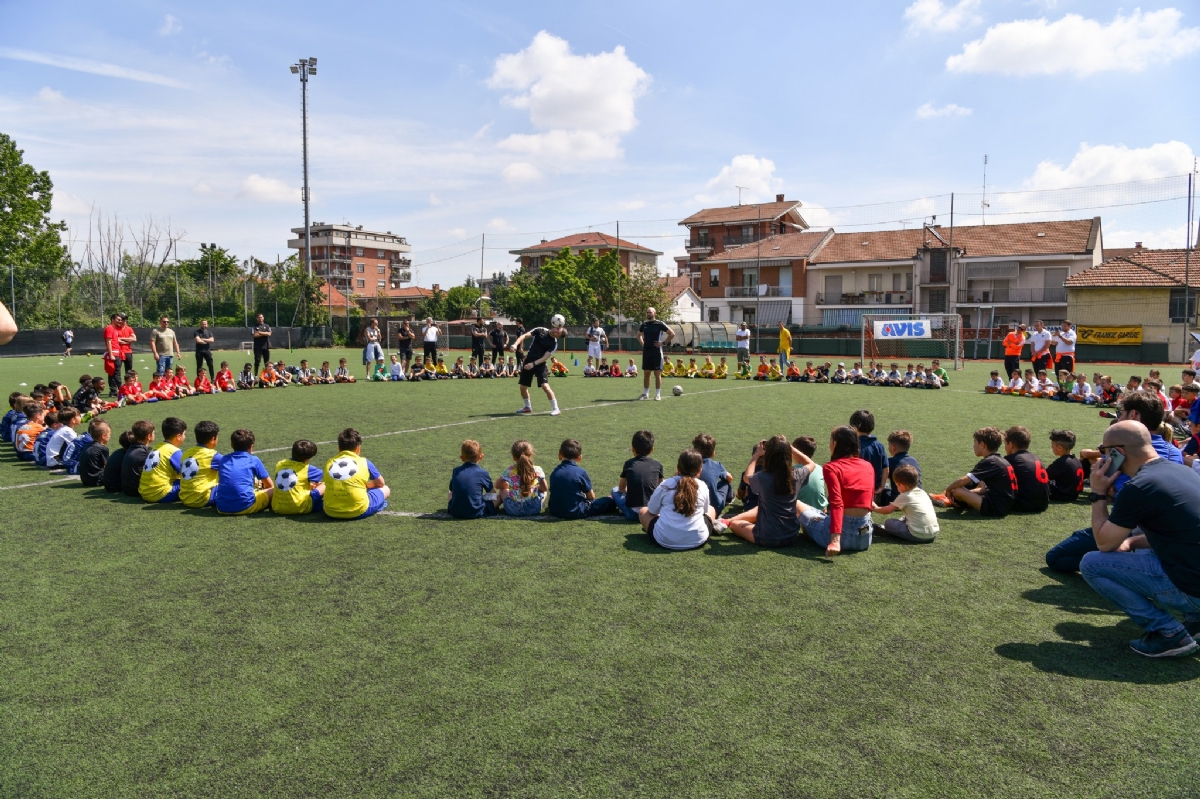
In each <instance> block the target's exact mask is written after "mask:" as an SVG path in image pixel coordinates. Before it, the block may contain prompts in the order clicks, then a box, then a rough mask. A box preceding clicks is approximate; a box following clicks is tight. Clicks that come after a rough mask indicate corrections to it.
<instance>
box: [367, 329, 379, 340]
mask: <svg viewBox="0 0 1200 799" xmlns="http://www.w3.org/2000/svg"><path fill="white" fill-rule="evenodd" d="M382 334H383V331H381V330H380V329H379V328H377V327H368V328H367V333H366V336H367V341H373V342H378V341H379V337H380V336H381V335H382Z"/></svg>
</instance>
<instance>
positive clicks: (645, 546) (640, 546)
mask: <svg viewBox="0 0 1200 799" xmlns="http://www.w3.org/2000/svg"><path fill="white" fill-rule="evenodd" d="M709 541H710V542H711V541H712V539H711V538H710V539H709ZM621 546H623V547H625V549H627V550H629V551H630V552H639V553H641V554H643V555H670V554H671V550H669V549H664V548H663V547H660V546H659V545H658V544H656V543H654V542H653V541H651V540H650V536H648V535H646V534H645V533H643V532H641V531H640V530H639V531H638V532H636V533H629V534H628V535H626V536H625V543H624V544H622V545H621Z"/></svg>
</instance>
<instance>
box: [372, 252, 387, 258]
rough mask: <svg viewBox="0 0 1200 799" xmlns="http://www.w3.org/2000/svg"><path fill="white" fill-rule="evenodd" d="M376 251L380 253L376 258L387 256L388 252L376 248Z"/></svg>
mask: <svg viewBox="0 0 1200 799" xmlns="http://www.w3.org/2000/svg"><path fill="white" fill-rule="evenodd" d="M375 252H377V253H378V255H376V256H375V257H376V258H387V253H386V252H384V251H383V250H376V251H375Z"/></svg>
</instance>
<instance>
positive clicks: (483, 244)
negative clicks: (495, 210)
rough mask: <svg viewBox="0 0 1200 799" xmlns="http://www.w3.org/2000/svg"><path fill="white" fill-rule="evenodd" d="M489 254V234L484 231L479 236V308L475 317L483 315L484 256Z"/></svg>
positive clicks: (478, 317)
mask: <svg viewBox="0 0 1200 799" xmlns="http://www.w3.org/2000/svg"><path fill="white" fill-rule="evenodd" d="M486 254H487V234H486V233H483V234H481V235H480V237H479V310H478V311H476V312H475V318H477V319H480V318H482V317H483V256H484V255H486Z"/></svg>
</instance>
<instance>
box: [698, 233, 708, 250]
mask: <svg viewBox="0 0 1200 799" xmlns="http://www.w3.org/2000/svg"><path fill="white" fill-rule="evenodd" d="M696 240H697V241H698V242H699V243H700V246H701V247H707V246H708V228H700V233H699V238H697V239H696Z"/></svg>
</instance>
